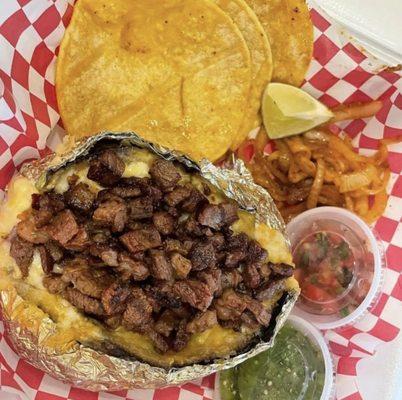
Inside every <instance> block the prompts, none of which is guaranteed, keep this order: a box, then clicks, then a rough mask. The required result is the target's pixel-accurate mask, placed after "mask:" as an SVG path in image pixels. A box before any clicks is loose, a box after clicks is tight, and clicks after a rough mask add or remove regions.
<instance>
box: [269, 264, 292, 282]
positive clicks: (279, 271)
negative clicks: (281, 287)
mask: <svg viewBox="0 0 402 400" xmlns="http://www.w3.org/2000/svg"><path fill="white" fill-rule="evenodd" d="M268 265H269V267H270V268H271V270H272V272H273V273H274V274H275V275H279V276H282V277H284V278H289V277H290V276H292V275H293V272H294V268H293V267H292V266H291V265H289V264H284V263H281V264H273V263H269V264H268Z"/></svg>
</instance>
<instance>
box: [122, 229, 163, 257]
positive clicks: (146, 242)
mask: <svg viewBox="0 0 402 400" xmlns="http://www.w3.org/2000/svg"><path fill="white" fill-rule="evenodd" d="M120 241H121V242H122V243H123V244H124V246H126V247H127V249H128V250H129V251H130V252H131V253H137V252H139V251H144V250H148V249H153V248H155V247H159V246H161V245H162V240H161V236H160V235H159V232H158V231H157V230H156V229H155V228H154V227H150V228H146V229H138V230H135V231H130V232H127V233H125V234H124V235H122V236H120Z"/></svg>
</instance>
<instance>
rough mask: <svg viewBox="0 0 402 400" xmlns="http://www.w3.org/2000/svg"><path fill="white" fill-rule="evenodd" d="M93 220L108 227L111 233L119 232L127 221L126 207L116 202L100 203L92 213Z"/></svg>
mask: <svg viewBox="0 0 402 400" xmlns="http://www.w3.org/2000/svg"><path fill="white" fill-rule="evenodd" d="M93 220H94V221H96V222H99V223H101V224H103V225H105V226H110V227H111V229H112V231H113V232H121V231H122V230H123V229H124V226H125V224H126V222H127V220H128V213H127V206H126V205H125V204H124V203H123V202H120V201H118V200H109V201H106V202H104V203H101V204H100V205H99V207H98V208H97V209H96V210H95V211H94V214H93Z"/></svg>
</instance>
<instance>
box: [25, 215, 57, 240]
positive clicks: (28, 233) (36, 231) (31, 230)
mask: <svg viewBox="0 0 402 400" xmlns="http://www.w3.org/2000/svg"><path fill="white" fill-rule="evenodd" d="M17 235H18V236H19V237H20V238H21V239H23V240H25V241H27V242H29V243H34V244H42V243H46V242H47V241H48V240H49V235H48V234H47V232H46V231H45V230H44V228H37V227H36V225H35V221H34V217H33V215H32V214H31V215H29V216H28V217H27V218H26V219H23V220H22V221H20V222H19V223H18V224H17Z"/></svg>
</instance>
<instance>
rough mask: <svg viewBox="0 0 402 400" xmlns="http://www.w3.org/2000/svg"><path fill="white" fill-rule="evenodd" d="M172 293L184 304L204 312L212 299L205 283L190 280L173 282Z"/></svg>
mask: <svg viewBox="0 0 402 400" xmlns="http://www.w3.org/2000/svg"><path fill="white" fill-rule="evenodd" d="M173 293H174V294H175V295H176V296H178V297H179V298H180V300H181V301H183V302H184V303H188V304H190V306H192V307H194V308H196V309H198V310H201V311H206V310H207V308H208V307H209V306H210V305H211V303H212V299H213V295H212V293H211V290H210V289H209V287H208V285H207V284H206V283H204V282H199V281H195V280H190V279H187V280H185V281H177V282H175V284H174V285H173Z"/></svg>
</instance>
